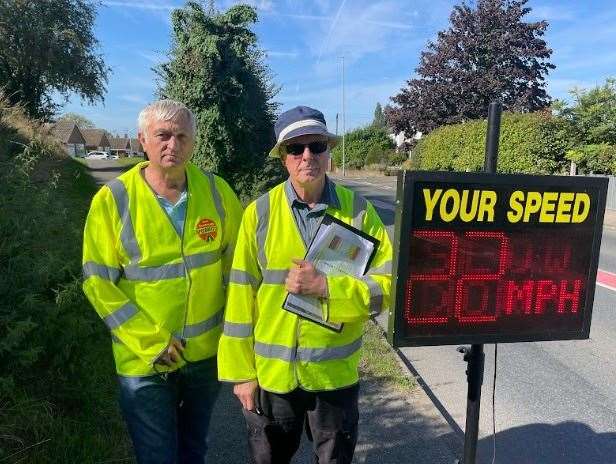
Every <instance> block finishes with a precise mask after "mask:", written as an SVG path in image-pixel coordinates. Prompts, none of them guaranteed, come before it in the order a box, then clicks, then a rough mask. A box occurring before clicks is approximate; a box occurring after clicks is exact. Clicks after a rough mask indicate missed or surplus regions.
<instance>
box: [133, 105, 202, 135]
mask: <svg viewBox="0 0 616 464" xmlns="http://www.w3.org/2000/svg"><path fill="white" fill-rule="evenodd" d="M181 117H185V118H187V119H188V123H189V124H190V127H191V129H192V132H193V135H194V134H195V133H196V130H197V127H196V123H195V115H194V114H193V112H192V111H190V109H188V107H187V106H186V105H185V104H184V103H181V102H179V101H176V100H171V99H165V100H158V101H155V102H154V103H150V104H149V105H148V106H146V107H145V108H144V109H142V110H141V112H140V113H139V117H138V118H137V127H138V128H139V132H141V133H143V134H145V132H146V126H147V124H148V122H149V121H151V120H153V119H155V120H158V121H175V120H178V119H180V118H181Z"/></svg>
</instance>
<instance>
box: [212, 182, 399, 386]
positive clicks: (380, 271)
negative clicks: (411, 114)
mask: <svg viewBox="0 0 616 464" xmlns="http://www.w3.org/2000/svg"><path fill="white" fill-rule="evenodd" d="M332 190H334V191H335V195H336V196H337V198H338V204H339V205H340V209H336V208H334V207H332V206H331V204H330V206H329V207H328V209H327V211H326V212H327V214H331V215H332V216H334V217H336V218H338V219H340V220H341V221H343V222H345V223H347V224H350V225H353V226H355V227H356V228H358V229H361V230H362V231H364V232H366V233H367V234H369V235H371V236H373V237H375V238H376V239H378V240H379V241H380V246H379V247H378V250H377V252H376V255H375V257H374V259H373V260H372V263H371V267H370V269H369V272H367V273H366V275H365V276H363V277H362V278H355V277H351V276H346V275H345V276H327V285H328V290H329V297H328V298H327V299H325V300H323V303H322V310H323V314H324V317H325V319H326V320H328V321H332V322H343V323H344V325H343V329H342V331H341V332H339V333H337V332H334V331H332V330H330V329H328V328H325V327H322V326H321V325H319V324H316V323H314V322H312V321H309V320H307V319H303V318H301V317H299V316H297V315H295V314H293V313H291V312H289V311H286V310H284V309H282V304H283V302H284V299H285V296H286V294H287V291H286V289H285V284H284V282H285V279H286V276H287V273H288V271H289V269H290V268H291V267H292V266H293V262H292V258H300V259H301V258H303V257H304V255H305V253H306V246H305V244H304V242H303V240H302V238H301V235H300V232H299V230H298V228H297V225H296V223H295V220H294V217H293V212H292V211H291V207H290V201H289V199H288V198H287V196H286V193H285V188H284V183H283V184H280V185H278V186H276V187H274V188H273V189H272V190H270V191H269V192H268V193H266V194H265V195H263V196H262V197H260V198H259V199H258V200H256V201H255V202H253V203H251V204H250V205H249V206H248V207H247V208H246V211H245V212H244V215H243V217H242V224H241V226H240V231H239V233H238V240H237V244H236V249H235V253H234V257H233V266H232V269H231V274H230V276H229V288H228V290H227V305H226V310H225V324H224V332H223V335H222V337H221V339H220V344H219V347H218V375H219V379H220V380H224V381H230V382H245V381H250V380H255V379H256V380H258V382H259V385H260V387H261V388H263V389H265V390H268V391H271V392H276V393H287V392H289V391H292V390H294V389H295V388H297V387H301V388H303V389H305V390H310V391H321V390H333V389H338V388H343V387H346V386H350V385H353V384H355V383H356V382H357V381H358V373H357V364H358V361H359V356H360V347H361V341H362V334H363V326H364V322H365V321H366V320H367V319H368V318H369V317H370V315H376V314H378V313H379V312H380V311H382V310H383V309H384V308H386V307H388V306H389V296H390V288H391V259H392V248H391V242H390V241H389V238H388V235H387V231H386V230H385V227H384V226H383V223H382V222H381V219H380V218H379V216H378V215H377V213H376V211H375V210H374V207H373V206H372V205H371V204H370V203H368V202H367V201H366V200H365V199H364V198H363V197H361V196H360V195H358V194H355V193H354V192H353V191H351V190H349V189H347V188H345V187H342V186H339V185H336V186H335V188H334V189H332Z"/></svg>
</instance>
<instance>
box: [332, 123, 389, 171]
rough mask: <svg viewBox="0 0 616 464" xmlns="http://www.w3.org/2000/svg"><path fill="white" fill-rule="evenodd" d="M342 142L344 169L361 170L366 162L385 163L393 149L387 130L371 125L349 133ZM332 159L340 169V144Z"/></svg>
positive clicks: (335, 149)
mask: <svg viewBox="0 0 616 464" xmlns="http://www.w3.org/2000/svg"><path fill="white" fill-rule="evenodd" d="M344 142H345V144H344V145H345V146H344V148H345V150H344V152H345V153H344V154H345V163H346V167H347V168H352V169H361V168H362V167H363V166H364V165H365V164H366V163H367V162H368V163H370V164H377V163H385V162H387V158H388V156H389V153H390V150H392V149H393V148H394V143H393V141H392V139H391V138H390V137H389V134H388V133H387V130H385V129H383V128H382V127H375V126H372V125H371V126H367V127H360V128H359V129H355V130H353V131H351V132H349V133H348V134H346V135H345V140H344ZM332 158H333V159H334V162H335V163H336V166H339V167H342V143H339V144H338V145H336V147H334V149H333V150H332ZM367 158H368V160H367Z"/></svg>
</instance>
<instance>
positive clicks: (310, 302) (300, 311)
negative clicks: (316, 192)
mask: <svg viewBox="0 0 616 464" xmlns="http://www.w3.org/2000/svg"><path fill="white" fill-rule="evenodd" d="M331 224H335V225H336V226H339V227H341V228H343V229H344V230H346V231H348V232H350V233H352V234H353V235H355V236H357V237H360V238H361V239H363V240H364V241H367V242H370V243H371V244H372V251H371V253H370V255H369V256H368V258H367V260H366V263H365V265H364V266H363V269H361V271H360V272H359V273H349V272H343V273H342V274H345V273H346V274H347V275H354V276H355V277H361V276H363V275H365V273H366V271H367V270H368V269H369V267H370V264H371V262H372V260H373V259H374V256H375V254H376V251H377V250H378V247H379V245H380V241H379V240H378V239H376V238H374V237H372V236H370V235H368V234H366V233H365V232H363V231H361V230H359V229H357V228H355V227H353V226H350V225H349V224H347V223H345V222H343V221H341V220H339V219H337V218H335V217H333V216H332V215H330V214H325V215H324V216H323V219H322V220H321V222H320V224H319V227H318V228H317V232H316V233H315V234H314V236H313V237H312V240H311V242H310V245H309V246H308V250H307V251H306V254H305V255H304V259H307V260H311V259H310V258H311V257H313V256H314V255H315V253H318V251H319V250H316V249H314V248H313V247H314V246H315V243H316V242H318V241H319V239H320V237H321V235H322V234H323V231H324V230H326V229H327V228H329V226H330V225H331ZM337 238H338V239H339V237H337V236H334V238H333V239H332V240H331V241H330V242H331V243H330V244H329V248H332V247H334V248H335V247H336V245H337V243H335V241H336V239H337ZM334 248H332V249H334ZM357 251H359V250H357ZM350 259H354V258H350ZM317 268H318V263H317ZM319 270H320V271H321V272H323V270H322V269H319ZM282 308H283V309H284V310H286V311H289V312H292V313H294V314H297V315H298V316H300V317H302V318H304V319H308V320H310V321H312V322H314V323H316V324H319V325H321V326H323V327H326V328H328V329H330V330H333V331H334V332H340V331H341V330H342V327H343V323H334V322H328V321H325V320H323V318H322V312H321V301H320V299H319V298H318V297H314V296H308V295H293V294H290V293H287V296H286V297H285V299H284V302H283V304H282Z"/></svg>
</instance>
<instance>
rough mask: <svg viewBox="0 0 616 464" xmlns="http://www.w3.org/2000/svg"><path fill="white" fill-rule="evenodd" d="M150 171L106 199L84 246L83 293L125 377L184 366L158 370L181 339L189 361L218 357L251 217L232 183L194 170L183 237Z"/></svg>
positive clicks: (96, 209)
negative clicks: (230, 284) (242, 230)
mask: <svg viewBox="0 0 616 464" xmlns="http://www.w3.org/2000/svg"><path fill="white" fill-rule="evenodd" d="M147 165H148V162H143V163H139V164H138V165H136V166H135V167H133V168H132V169H130V170H129V171H127V172H126V173H124V174H122V175H121V176H119V177H118V178H117V179H114V180H112V181H111V182H109V183H107V184H106V185H105V186H103V187H102V188H101V189H100V190H99V191H98V193H97V194H96V195H95V196H94V198H93V200H92V204H91V206H90V212H89V213H88V217H87V220H86V225H85V230H84V237H83V273H84V283H83V289H84V292H85V294H86V296H87V297H88V300H90V303H92V305H93V306H94V308H95V309H96V311H97V312H98V314H99V315H100V317H101V318H102V319H103V321H104V322H105V324H106V325H107V327H108V328H109V329H110V330H111V334H112V340H113V354H114V357H115V363H116V370H117V372H118V373H119V374H121V375H126V376H144V375H150V374H153V373H155V372H163V371H168V370H172V369H174V368H175V367H178V366H181V365H182V364H183V361H182V362H181V363H179V364H178V365H176V366H175V367H174V368H168V367H165V366H162V365H157V366H156V369H154V366H153V363H154V360H156V359H157V358H158V356H159V355H160V354H161V353H162V352H163V350H165V349H166V347H167V346H168V345H169V343H170V341H171V338H172V337H176V338H178V339H183V340H185V342H186V346H185V350H184V358H185V359H186V360H187V361H198V360H202V359H206V358H209V357H211V356H214V355H215V354H216V350H217V347H218V339H219V338H220V334H221V332H222V320H223V308H224V302H225V284H226V278H227V277H228V273H229V270H230V267H231V260H232V257H233V248H234V245H235V239H236V236H237V230H238V227H239V223H240V220H241V215H242V206H241V204H240V202H239V200H238V199H237V196H236V195H235V193H234V192H233V190H232V189H231V188H230V187H229V185H227V183H226V182H225V181H224V180H223V179H221V178H220V177H217V176H215V175H213V174H210V173H203V172H202V171H201V170H200V169H199V168H197V167H196V166H195V165H193V164H191V163H188V164H187V165H186V177H187V194H188V199H187V201H188V203H187V205H186V218H185V221H184V233H183V236H180V235H179V234H178V233H177V231H176V229H175V228H174V226H173V224H172V221H171V218H170V217H169V216H168V214H167V212H166V211H165V210H164V208H163V207H162V206H161V205H160V203H159V201H158V199H157V198H156V195H155V193H154V191H153V190H152V189H151V187H150V186H149V185H148V184H147V182H146V181H145V178H144V177H143V173H142V169H144V168H145V167H146V166H147Z"/></svg>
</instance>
